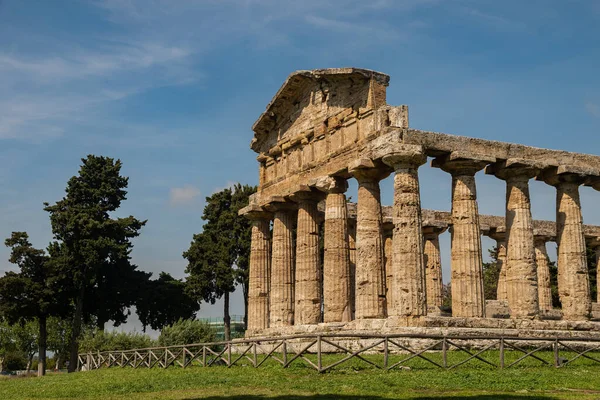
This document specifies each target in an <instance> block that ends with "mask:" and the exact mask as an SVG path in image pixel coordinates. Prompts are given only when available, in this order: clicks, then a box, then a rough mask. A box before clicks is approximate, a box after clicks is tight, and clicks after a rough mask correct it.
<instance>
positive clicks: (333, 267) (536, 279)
mask: <svg viewBox="0 0 600 400" xmlns="http://www.w3.org/2000/svg"><path fill="white" fill-rule="evenodd" d="M382 161H383V163H385V164H386V165H387V166H389V167H392V169H393V171H394V206H393V233H392V239H391V240H392V246H391V249H386V246H384V240H386V239H384V235H383V222H382V213H381V201H380V189H379V182H380V180H381V179H383V178H385V177H386V176H387V173H386V172H385V171H386V169H385V168H382V166H381V165H376V164H375V163H374V162H373V161H372V160H358V161H356V162H355V163H353V164H352V165H351V166H349V172H350V173H351V174H352V175H353V176H354V177H355V178H356V180H357V182H358V201H357V219H356V238H355V241H356V243H355V245H356V260H355V265H354V267H355V271H354V273H352V272H353V271H352V270H351V269H352V263H351V260H350V243H349V232H348V215H347V205H346V202H347V200H346V196H345V194H344V193H345V191H346V189H347V183H346V181H345V180H344V179H340V178H336V177H325V178H322V179H318V180H316V181H315V182H313V183H312V187H313V190H311V189H310V188H308V187H307V188H306V190H304V191H302V192H299V193H296V194H294V195H293V196H292V197H291V200H293V201H294V202H295V203H296V204H295V205H292V204H290V203H288V202H285V201H283V200H282V201H280V202H272V203H271V204H269V205H268V207H267V211H268V212H269V213H270V214H269V213H254V214H253V215H250V217H251V218H252V219H253V221H254V222H253V228H252V229H253V230H252V252H251V260H250V287H249V304H248V306H249V328H250V329H264V328H266V327H267V326H270V327H277V326H286V325H291V324H294V323H295V324H315V323H318V322H320V316H321V298H323V321H324V322H346V321H349V320H351V319H352V316H353V313H354V317H355V318H356V319H365V318H382V317H385V316H386V315H387V316H398V317H418V316H422V315H426V314H427V299H432V300H433V299H440V300H441V296H442V293H441V292H442V289H441V288H442V282H441V268H438V265H437V264H438V263H439V242H438V240H437V236H438V235H439V233H440V232H435V231H431V232H430V231H427V230H426V231H425V232H423V230H422V221H421V204H420V195H419V180H418V173H417V171H418V168H419V166H421V165H422V164H424V163H425V161H426V156H425V154H424V153H423V151H422V148H421V147H420V146H412V145H402V146H400V147H399V148H398V149H397V150H396V151H395V152H394V153H393V154H389V155H387V156H385V157H384V158H383V160H382ZM493 161H495V160H490V159H486V158H485V157H473V156H472V155H469V156H468V157H465V156H463V155H460V154H457V153H452V154H450V155H447V156H444V157H438V158H436V159H435V160H434V161H433V163H432V165H433V166H435V167H439V168H441V169H442V170H444V171H446V172H448V173H450V174H451V176H452V213H451V215H452V217H451V225H452V229H451V236H452V238H451V243H452V244H451V282H452V311H453V316H456V317H484V316H485V299H484V293H483V270H482V249H481V238H480V226H479V212H478V208H477V192H476V184H475V174H476V173H477V172H478V171H480V170H482V169H483V168H484V167H486V165H488V168H487V169H486V172H487V173H492V174H494V175H495V176H497V177H498V178H500V179H503V180H505V181H506V185H507V190H506V233H505V238H504V243H505V246H503V247H504V248H505V249H506V255H505V256H504V255H503V254H502V255H501V256H500V258H501V261H502V262H503V264H504V265H503V267H502V277H501V280H500V281H501V282H500V284H499V289H498V291H499V296H500V295H501V296H502V298H504V296H505V298H506V301H507V302H508V305H509V308H510V311H511V316H512V317H534V316H536V315H538V314H539V311H540V309H542V310H545V309H546V308H547V307H549V306H548V304H549V303H548V302H549V301H550V297H549V296H550V295H549V292H548V291H547V288H548V287H549V285H546V284H545V283H544V285H542V286H543V287H544V291H543V293H540V290H539V289H538V288H539V286H540V285H539V283H540V282H542V281H544V282H546V280H547V279H548V280H549V273H548V272H547V269H548V268H547V263H548V261H547V253H546V250H545V244H544V245H543V246H542V245H541V244H540V243H536V241H535V240H534V234H533V223H532V216H531V203H530V197H529V189H528V182H529V180H530V179H531V178H533V177H534V176H538V177H539V178H541V179H543V180H544V181H545V182H547V183H548V184H551V185H553V186H555V187H556V189H557V237H556V241H557V244H558V248H559V251H558V270H559V293H560V298H561V302H562V305H563V315H564V318H565V319H573V320H584V319H588V318H589V315H590V311H591V299H590V295H589V281H588V275H587V265H586V257H585V256H586V254H585V251H586V250H585V241H584V236H583V225H582V218H581V208H580V202H579V193H578V187H579V185H580V184H581V183H583V181H582V179H581V178H580V177H578V176H576V175H574V174H557V173H555V172H554V173H553V172H552V171H550V172H547V173H544V174H542V175H540V168H539V167H537V166H535V165H532V164H529V163H527V162H524V161H522V160H509V161H506V162H502V163H494V164H491V165H490V163H492V162H493ZM314 189H316V192H315V190H314ZM323 197H324V198H325V221H324V229H325V232H324V248H325V250H324V260H323V275H322V277H321V274H320V268H319V266H320V260H319V223H320V221H319V213H318V210H317V203H318V201H320V200H321V199H322V198H323ZM296 208H297V210H298V211H297V215H296V213H295V212H292V211H293V210H294V209H296ZM271 215H272V218H273V237H272V249H270V248H269V246H270V244H269V237H268V236H269V218H271ZM294 223H296V224H297V239H296V249H295V252H294V251H293V248H292V246H293V242H294V241H293V237H292V226H293V225H294ZM384 250H388V252H389V254H387V257H386V254H385V253H384ZM269 253H271V254H270V257H269ZM294 253H295V255H296V260H294ZM384 263H385V264H386V265H384ZM544 263H545V264H544ZM425 265H428V266H430V268H431V269H432V270H435V271H440V272H439V274H440V276H439V277H436V278H435V279H434V278H431V279H430V280H431V282H428V283H429V285H426V275H427V274H426V268H425ZM544 265H545V266H544ZM294 269H295V271H294ZM269 271H271V272H269ZM432 272H433V271H432ZM269 273H271V274H272V276H269ZM430 276H431V277H433V276H435V273H433V274H430ZM352 278H354V281H352ZM321 279H322V285H321V281H320V280H321ZM321 287H322V288H323V289H322V291H323V292H322V293H321ZM294 291H295V292H294ZM386 291H387V293H386ZM426 291H427V292H426ZM433 302H434V303H436V302H437V300H434V301H433ZM353 304H354V308H355V309H354V310H352V307H353Z"/></svg>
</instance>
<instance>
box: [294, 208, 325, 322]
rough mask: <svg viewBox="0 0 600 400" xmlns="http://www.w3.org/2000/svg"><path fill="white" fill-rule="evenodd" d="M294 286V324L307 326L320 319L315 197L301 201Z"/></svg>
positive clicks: (317, 232) (319, 277)
mask: <svg viewBox="0 0 600 400" xmlns="http://www.w3.org/2000/svg"><path fill="white" fill-rule="evenodd" d="M295 286H296V287H295V303H296V304H295V310H294V323H295V324H296V325H304V324H317V323H319V322H321V273H320V260H319V210H318V209H317V200H316V199H309V198H301V199H299V200H298V225H297V229H296V285H295Z"/></svg>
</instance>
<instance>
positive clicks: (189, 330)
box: [158, 319, 215, 346]
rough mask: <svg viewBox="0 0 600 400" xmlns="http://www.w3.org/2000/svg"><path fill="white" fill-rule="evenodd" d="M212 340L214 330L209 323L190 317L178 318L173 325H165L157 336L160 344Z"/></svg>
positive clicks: (172, 344)
mask: <svg viewBox="0 0 600 400" xmlns="http://www.w3.org/2000/svg"><path fill="white" fill-rule="evenodd" d="M214 340H215V330H214V329H213V328H212V327H211V326H210V325H208V324H207V323H206V322H203V321H198V320H191V319H180V320H179V321H177V322H175V323H174V324H173V325H170V326H165V327H164V328H163V329H162V331H161V332H160V336H159V337H158V343H159V344H160V345H161V346H176V345H182V344H193V343H208V342H213V341H214Z"/></svg>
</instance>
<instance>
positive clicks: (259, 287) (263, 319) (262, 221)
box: [245, 210, 272, 332]
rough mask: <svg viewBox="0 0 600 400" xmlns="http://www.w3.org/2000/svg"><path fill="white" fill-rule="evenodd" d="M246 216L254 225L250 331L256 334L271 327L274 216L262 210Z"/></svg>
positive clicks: (249, 290) (250, 287)
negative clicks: (272, 222)
mask: <svg viewBox="0 0 600 400" xmlns="http://www.w3.org/2000/svg"><path fill="white" fill-rule="evenodd" d="M245 216H246V217H247V218H248V219H250V220H251V223H252V239H251V243H250V266H249V269H250V270H249V274H248V330H249V331H254V332H256V331H261V330H263V329H266V328H268V327H269V274H270V269H271V268H270V267H271V218H272V215H271V214H270V213H267V212H265V211H262V210H254V211H252V212H249V213H246V214H245Z"/></svg>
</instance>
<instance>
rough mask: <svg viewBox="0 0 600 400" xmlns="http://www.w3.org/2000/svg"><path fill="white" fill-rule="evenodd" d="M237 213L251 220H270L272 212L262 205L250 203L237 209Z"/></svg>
mask: <svg viewBox="0 0 600 400" xmlns="http://www.w3.org/2000/svg"><path fill="white" fill-rule="evenodd" d="M239 215H243V216H244V217H246V218H248V219H249V220H251V221H260V220H271V219H273V213H271V212H269V211H267V210H265V209H264V208H263V207H261V206H258V205H256V204H250V205H248V206H247V207H244V208H242V209H241V210H240V211H239Z"/></svg>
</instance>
